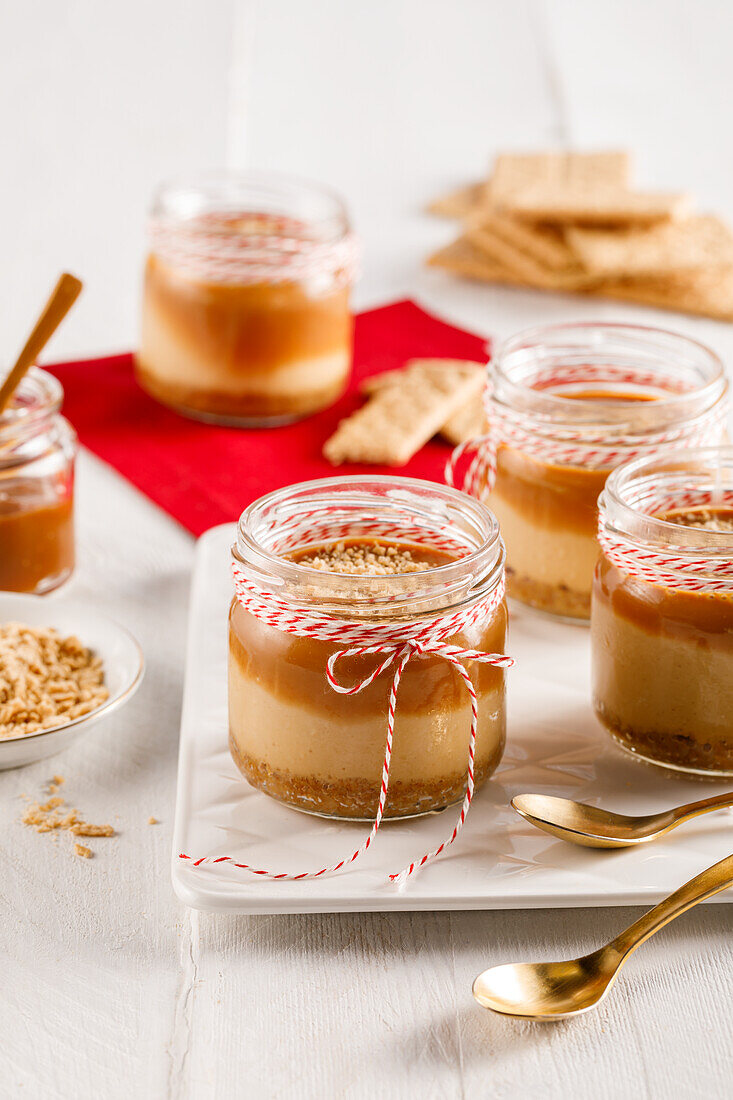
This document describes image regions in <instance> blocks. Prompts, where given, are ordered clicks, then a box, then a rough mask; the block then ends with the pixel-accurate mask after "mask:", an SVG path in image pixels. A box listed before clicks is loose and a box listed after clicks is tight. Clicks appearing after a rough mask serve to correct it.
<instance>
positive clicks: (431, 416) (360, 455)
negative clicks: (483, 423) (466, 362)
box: [323, 366, 483, 466]
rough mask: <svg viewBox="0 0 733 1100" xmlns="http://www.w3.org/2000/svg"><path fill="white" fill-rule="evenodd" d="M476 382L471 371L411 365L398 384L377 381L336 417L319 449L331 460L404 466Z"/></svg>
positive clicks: (443, 422)
mask: <svg viewBox="0 0 733 1100" xmlns="http://www.w3.org/2000/svg"><path fill="white" fill-rule="evenodd" d="M482 384H483V383H482V380H481V378H477V376H476V374H475V373H473V372H472V373H467V372H465V371H459V370H450V371H445V370H443V371H437V372H436V371H433V372H431V371H430V369H429V368H428V369H425V370H419V369H417V368H415V367H414V366H413V368H412V369H411V370H410V371H408V372H405V377H404V378H403V379H402V381H401V382H400V384H399V385H386V386H383V387H382V388H381V389H379V390H377V392H376V393H374V394H373V395H372V397H371V398H370V400H369V401H367V403H366V404H365V405H363V406H362V407H361V408H360V409H357V411H356V412H355V413H353V414H352V415H351V416H349V417H347V418H346V419H345V420H342V421H341V423H340V424H339V425H338V427H337V429H336V431H335V432H334V434H333V435H332V436H331V438H330V439H328V440H327V441H326V443H325V444H324V447H323V453H324V455H325V457H326V458H327V459H328V461H329V462H331V463H332V464H333V465H334V466H338V465H340V464H341V463H342V462H364V463H371V464H378V465H386V466H404V465H405V463H407V462H409V460H410V459H411V458H412V456H413V455H414V454H416V453H417V451H419V450H420V448H421V447H422V446H424V445H425V443H427V441H428V440H429V439H430V438H431V436H433V435H435V434H436V432H438V431H439V430H440V428H441V427H442V425H443V424H445V422H446V421H447V420H448V419H449V418H450V417H451V416H452V415H453V413H454V412H456V411H457V410H458V409H459V408H461V407H462V406H463V405H465V404H466V402H467V401H469V400H470V399H471V396H472V395H473V394H475V392H476V388H477V385H478V387H479V390H480V388H481V386H482Z"/></svg>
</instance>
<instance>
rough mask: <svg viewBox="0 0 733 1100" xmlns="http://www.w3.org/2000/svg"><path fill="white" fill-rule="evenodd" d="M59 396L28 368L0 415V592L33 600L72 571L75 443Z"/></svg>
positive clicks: (54, 385) (52, 383) (52, 382)
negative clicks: (28, 594) (22, 594)
mask: <svg viewBox="0 0 733 1100" xmlns="http://www.w3.org/2000/svg"><path fill="white" fill-rule="evenodd" d="M63 397H64V391H63V389H62V388H61V385H60V383H59V382H57V381H56V379H55V378H53V377H52V376H51V375H50V374H47V373H46V372H45V371H42V370H39V369H38V368H37V367H32V368H31V369H30V370H29V371H28V373H27V374H26V376H25V377H24V378H23V380H22V381H21V383H20V385H19V386H18V389H17V390H16V392H15V394H14V396H13V399H12V401H11V403H10V405H9V407H8V408H7V409H6V410H5V412H4V413H3V414H2V415H0V590H3V591H6V592H32V593H36V594H40V593H43V592H50V591H51V590H52V589H53V588H57V587H58V586H59V585H60V584H62V583H63V582H64V581H65V580H66V579H67V577H69V576H70V575H71V573H72V572H73V569H74V515H73V505H74V459H75V456H76V449H77V440H76V433H75V432H74V430H73V428H72V427H71V425H70V424H69V423H68V421H66V420H64V418H63V417H62V416H60V415H59V410H60V408H61V404H62V402H63Z"/></svg>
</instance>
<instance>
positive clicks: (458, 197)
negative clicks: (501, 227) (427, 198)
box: [428, 182, 486, 219]
mask: <svg viewBox="0 0 733 1100" xmlns="http://www.w3.org/2000/svg"><path fill="white" fill-rule="evenodd" d="M484 205H486V184H485V183H483V182H481V183H469V184H467V185H466V186H465V187H458V188H456V190H455V191H449V192H448V194H447V195H440V196H439V197H438V198H437V199H433V201H432V202H431V203H430V205H429V206H428V211H429V213H431V214H438V215H439V217H441V218H459V219H460V218H466V217H468V215H469V214H472V213H473V212H474V211H476V210H478V209H480V208H481V207H482V206H484Z"/></svg>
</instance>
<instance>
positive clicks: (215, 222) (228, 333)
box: [136, 174, 355, 426]
mask: <svg viewBox="0 0 733 1100" xmlns="http://www.w3.org/2000/svg"><path fill="white" fill-rule="evenodd" d="M354 268H355V243H354V238H353V236H352V234H351V231H350V228H349V222H348V217H347V214H346V210H345V208H344V205H343V203H342V202H341V200H340V199H339V198H338V197H337V196H336V195H334V194H332V193H331V192H330V191H327V190H325V189H323V188H321V187H318V186H315V185H312V184H306V183H302V182H300V181H298V180H292V179H289V178H287V177H278V176H260V175H243V176H238V175H231V174H223V175H216V176H209V177H205V178H203V179H201V180H197V181H194V182H192V183H190V184H181V185H171V186H164V187H161V188H160V190H159V191H158V192H157V193H156V195H155V197H154V200H153V206H152V211H151V216H150V252H149V255H148V259H147V264H146V268H145V286H144V293H143V310H142V335H141V340H140V350H139V352H138V354H137V356H136V369H137V377H138V379H139V381H140V384H141V385H142V386H143V388H144V389H146V390H147V391H148V393H150V394H151V396H152V397H154V398H156V399H157V400H159V401H161V402H163V404H165V405H169V406H171V407H172V408H174V409H176V410H178V411H179V412H183V413H186V414H189V415H191V416H195V417H198V418H199V419H203V420H210V421H216V422H219V423H224V424H234V425H243V426H257V425H266V424H270V425H271V424H279V423H285V422H287V421H290V420H296V419H298V418H300V417H304V416H308V415H310V414H311V413H314V412H317V411H318V410H320V409H323V408H326V406H328V405H330V404H332V403H333V402H334V401H335V400H336V399H337V398H338V397H340V395H341V394H342V393H343V391H344V389H345V388H346V385H347V382H348V379H349V375H350V371H351V350H352V329H353V322H352V315H351V311H350V307H349V297H350V291H351V285H352V282H353V278H354Z"/></svg>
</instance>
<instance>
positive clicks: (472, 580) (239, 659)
mask: <svg viewBox="0 0 733 1100" xmlns="http://www.w3.org/2000/svg"><path fill="white" fill-rule="evenodd" d="M232 553H233V575H234V579H235V588H236V596H235V598H234V600H233V601H232V605H231V612H230V619H229V737H230V747H231V752H232V755H233V757H234V760H235V762H236V764H237V766H238V767H239V769H240V771H241V772H242V774H243V775H244V776H245V778H246V779H247V780H248V781H249V782H250V783H251V784H252V785H253V786H255V787H258V788H260V789H261V790H262V791H264V792H265V793H267V794H269V795H270V796H272V797H273V798H276V799H278V800H279V801H281V802H284V803H286V804H287V805H289V806H292V807H294V808H296V809H300V810H306V811H309V812H311V813H316V814H322V815H326V816H330V817H337V818H355V819H359V818H369V817H373V816H374V815H375V812H376V810H377V806H378V803H379V801H380V788H381V787H382V786H384V785H385V781H386V780H387V779H388V783H389V790H388V793H387V797H386V808H385V817H404V816H410V815H415V814H421V813H427V812H430V811H434V810H439V809H442V808H443V807H445V806H448V805H450V804H452V803H454V802H457V801H460V800H461V799H462V798H463V797H464V794H465V793H466V789H467V783H468V782H469V773H470V784H471V788H473V783H474V782H475V784H476V785H477V786H478V785H480V784H481V783H482V782H484V781H485V780H486V779H487V778H488V776H490V775H491V773H492V772H493V771H494V769H495V768H496V766H497V764H498V763H499V760H500V758H501V755H502V752H503V749H504V740H505V691H504V675H505V673H504V669H503V667H499V666H505V665H507V664H509V663H511V662H510V661H509V660H508V659H507V658H506V657H504V656H503V654H504V644H505V636H506V622H507V616H506V608H505V604H504V599H503V595H504V549H503V545H502V542H501V539H500V537H499V529H498V524H497V522H496V520H495V519H494V517H493V516H492V515H491V513H490V512H489V511H488V510H487V509H486V508H484V507H483V506H482V505H481V504H479V503H478V502H477V501H475V500H472V499H471V498H469V497H467V496H465V495H464V494H462V493H458V492H456V491H455V490H453V489H448V488H445V487H441V486H438V485H434V484H431V483H428V482H421V481H418V480H413V479H408V478H399V477H371V478H367V477H362V478H355V479H354V478H328V479H325V480H323V481H314V482H308V483H303V484H301V485H295V486H292V487H290V488H287V489H282V490H280V491H278V492H275V493H271V494H270V495H269V496H265V497H263V498H262V499H261V500H259V501H257V502H256V503H254V504H253V505H251V506H250V507H249V508H248V509H247V510H246V511H245V512H244V514H243V515H242V518H241V520H240V523H239V533H238V538H237V543H236V545H235V546H234V547H233V551H232ZM457 662H460V663H461V667H462V668H463V669H464V672H465V676H466V677H467V679H468V683H469V685H470V688H468V687H467V684H466V682H465V680H464V678H463V674H461V673H460V672H459V670H458V669H457V668H456V663H457ZM393 693H394V694H393ZM472 698H473V699H474V700H475V703H476V708H477V716H478V719H477V725H476V726H475V751H474V752H473V753H472V752H470V751H469V750H471V749H472V745H471V743H470V731H471V728H472ZM391 708H392V709H393V718H394V728H393V745H392V756H391V761H389V760H388V767H387V771H388V773H389V774H388V776H387V775H386V773H385V734H386V731H387V728H388V725H389V716H390V709H391Z"/></svg>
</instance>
